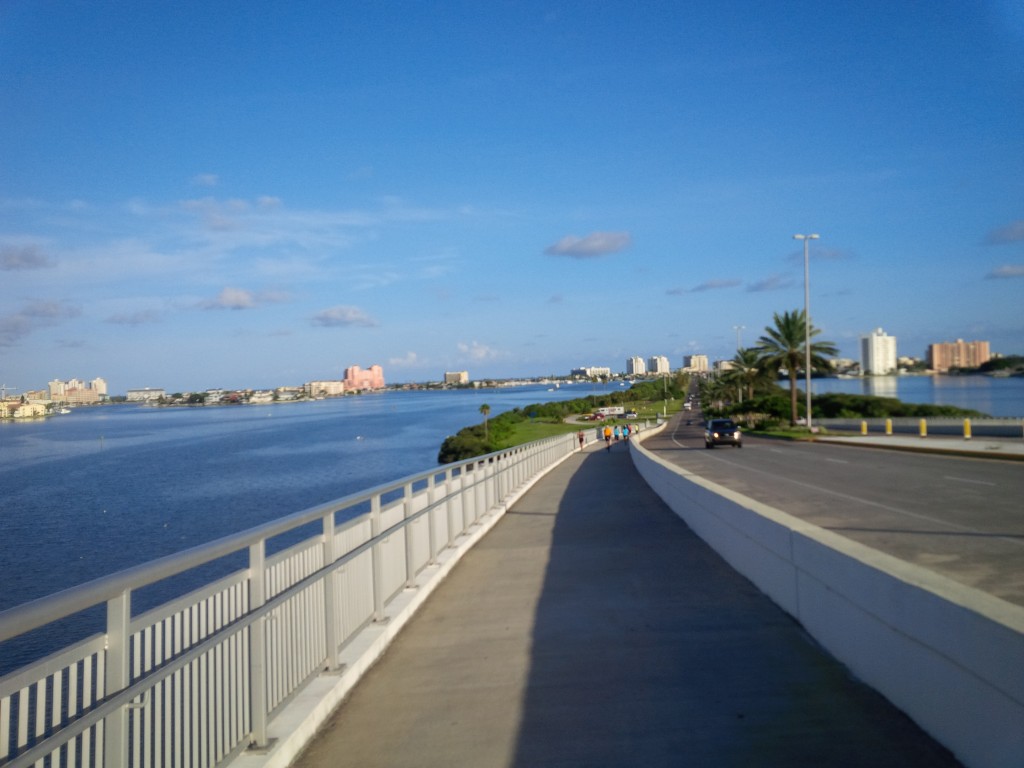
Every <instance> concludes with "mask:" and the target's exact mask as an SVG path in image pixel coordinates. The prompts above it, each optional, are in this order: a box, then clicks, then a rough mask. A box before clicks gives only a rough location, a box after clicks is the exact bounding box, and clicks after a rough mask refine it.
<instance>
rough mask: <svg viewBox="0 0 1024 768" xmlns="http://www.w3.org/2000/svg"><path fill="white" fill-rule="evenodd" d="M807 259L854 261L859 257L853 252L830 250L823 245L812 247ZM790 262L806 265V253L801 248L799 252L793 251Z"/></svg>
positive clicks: (838, 249) (839, 249) (837, 249)
mask: <svg viewBox="0 0 1024 768" xmlns="http://www.w3.org/2000/svg"><path fill="white" fill-rule="evenodd" d="M807 258H808V260H809V261H853V260H855V259H856V258H857V257H856V256H855V255H854V253H853V252H852V251H847V250H844V249H842V248H828V247H825V246H821V245H817V244H815V245H812V246H811V247H810V249H808V251H807ZM789 260H790V261H791V262H793V263H794V264H796V263H799V264H803V263H804V251H803V248H801V249H800V250H799V251H793V253H791V254H789Z"/></svg>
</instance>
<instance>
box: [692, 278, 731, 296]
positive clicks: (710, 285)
mask: <svg viewBox="0 0 1024 768" xmlns="http://www.w3.org/2000/svg"><path fill="white" fill-rule="evenodd" d="M742 283H743V281H742V280H731V279H730V280H708V281H706V282H703V283H701V284H700V285H697V286H694V287H693V288H691V289H690V291H691V292H692V293H702V292H704V291H717V290H721V289H723V288H735V287H736V286H738V285H742Z"/></svg>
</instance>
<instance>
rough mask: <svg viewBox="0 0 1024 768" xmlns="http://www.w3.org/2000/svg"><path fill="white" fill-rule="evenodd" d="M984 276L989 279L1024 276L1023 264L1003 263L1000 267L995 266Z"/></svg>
mask: <svg viewBox="0 0 1024 768" xmlns="http://www.w3.org/2000/svg"><path fill="white" fill-rule="evenodd" d="M985 277H986V278H988V279H989V280H1000V279H1006V278H1011V277H1024V264H1004V265H1003V266H1001V267H996V268H995V269H993V270H992V271H991V272H989V273H988V274H987V275H985Z"/></svg>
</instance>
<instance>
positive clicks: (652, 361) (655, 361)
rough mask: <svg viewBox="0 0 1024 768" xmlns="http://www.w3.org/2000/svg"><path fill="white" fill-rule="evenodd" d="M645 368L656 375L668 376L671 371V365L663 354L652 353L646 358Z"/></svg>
mask: <svg viewBox="0 0 1024 768" xmlns="http://www.w3.org/2000/svg"><path fill="white" fill-rule="evenodd" d="M647 370H648V372H650V373H653V374H655V375H656V376H668V375H669V374H670V373H672V366H671V365H669V362H668V358H667V357H665V356H664V355H654V356H653V357H650V358H648V359H647Z"/></svg>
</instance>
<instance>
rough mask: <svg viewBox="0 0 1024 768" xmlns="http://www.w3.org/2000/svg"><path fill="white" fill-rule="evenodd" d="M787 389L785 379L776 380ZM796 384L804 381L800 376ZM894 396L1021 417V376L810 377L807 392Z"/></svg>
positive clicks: (1023, 397) (1023, 379) (1023, 414)
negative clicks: (809, 386)
mask: <svg viewBox="0 0 1024 768" xmlns="http://www.w3.org/2000/svg"><path fill="white" fill-rule="evenodd" d="M780 385H781V386H782V387H783V388H785V389H786V390H787V391H788V389H789V382H788V381H784V382H780ZM799 386H800V387H801V388H802V387H803V386H804V382H803V380H802V379H801V381H800V384H799ZM831 392H840V393H843V394H848V395H875V396H877V397H895V398H896V399H898V400H902V401H903V402H906V403H923V404H932V405H952V406H956V407H957V408H971V409H973V410H975V411H981V412H982V413H985V414H987V415H989V416H995V417H1000V418H1024V377H1020V376H1015V377H1007V378H993V377H991V376H939V375H936V376H868V377H865V378H858V379H811V393H812V394H825V393H831Z"/></svg>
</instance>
